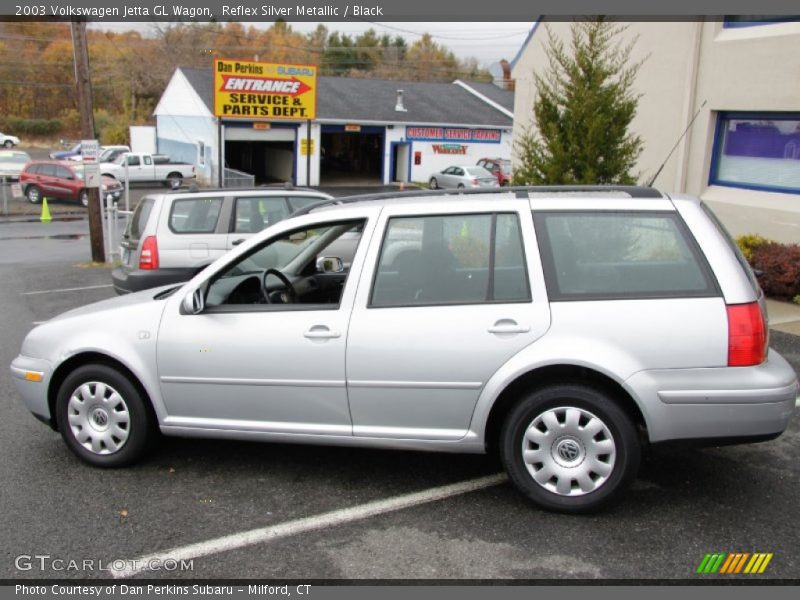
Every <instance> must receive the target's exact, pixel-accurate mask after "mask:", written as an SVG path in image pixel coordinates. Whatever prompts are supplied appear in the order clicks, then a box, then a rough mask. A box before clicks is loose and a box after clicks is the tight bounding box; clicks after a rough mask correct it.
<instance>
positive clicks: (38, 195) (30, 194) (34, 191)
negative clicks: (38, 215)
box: [25, 185, 42, 204]
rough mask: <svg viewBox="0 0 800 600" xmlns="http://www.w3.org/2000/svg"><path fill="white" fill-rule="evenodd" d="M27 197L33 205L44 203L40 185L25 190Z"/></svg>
mask: <svg viewBox="0 0 800 600" xmlns="http://www.w3.org/2000/svg"><path fill="white" fill-rule="evenodd" d="M25 197H26V198H27V199H28V202H30V203H31V204H39V203H41V201H42V190H41V189H40V188H39V186H38V185H29V186H28V187H27V188H26V189H25Z"/></svg>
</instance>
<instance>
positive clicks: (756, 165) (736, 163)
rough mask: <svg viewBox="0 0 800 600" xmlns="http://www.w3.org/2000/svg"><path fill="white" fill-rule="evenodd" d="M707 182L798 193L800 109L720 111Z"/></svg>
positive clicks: (799, 189) (799, 175) (799, 190)
mask: <svg viewBox="0 0 800 600" xmlns="http://www.w3.org/2000/svg"><path fill="white" fill-rule="evenodd" d="M709 183H711V184H714V185H726V186H731V187H740V188H745V189H752V190H767V191H773V192H787V193H792V194H800V113H719V116H718V118H717V132H716V136H715V139H714V154H713V159H712V164H711V177H710V179H709Z"/></svg>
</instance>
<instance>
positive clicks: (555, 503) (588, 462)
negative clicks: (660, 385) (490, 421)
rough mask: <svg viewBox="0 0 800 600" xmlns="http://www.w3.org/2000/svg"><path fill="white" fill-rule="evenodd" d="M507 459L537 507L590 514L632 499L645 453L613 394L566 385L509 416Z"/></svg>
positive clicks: (539, 394)
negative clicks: (627, 491)
mask: <svg viewBox="0 0 800 600" xmlns="http://www.w3.org/2000/svg"><path fill="white" fill-rule="evenodd" d="M500 453H501V457H502V460H503V464H504V466H505V468H506V471H507V472H508V475H509V477H510V478H511V480H512V481H513V482H514V484H515V485H516V486H517V488H518V489H519V490H520V491H521V492H522V493H523V494H524V495H525V496H527V497H528V498H529V499H531V500H533V501H534V502H535V503H536V504H538V505H540V506H542V507H543V508H546V509H548V510H554V511H560V512H568V513H585V512H592V511H595V510H598V509H600V508H602V507H604V506H606V505H607V504H609V503H610V502H612V501H613V500H615V499H617V498H618V497H619V496H620V495H621V494H622V493H623V492H624V491H625V489H626V488H627V487H628V486H629V485H630V483H631V482H632V481H633V479H634V478H635V477H636V473H637V470H638V468H639V461H640V456H641V448H640V445H639V440H638V438H637V434H636V429H635V428H634V425H633V423H632V422H631V420H630V418H629V417H628V416H627V415H626V414H625V413H624V412H623V411H622V409H621V408H620V407H619V406H618V405H617V404H615V402H614V400H613V399H612V398H611V397H610V396H609V395H608V394H606V393H604V392H601V391H599V390H596V389H594V388H590V387H585V386H578V385H569V384H563V385H553V386H549V387H546V388H543V389H540V390H537V391H535V392H533V393H532V394H530V395H529V396H528V397H526V398H525V399H523V400H522V401H521V402H520V403H519V404H518V405H517V406H516V407H515V408H514V409H513V410H512V411H511V412H510V413H509V415H508V417H507V418H506V421H505V423H504V425H503V429H502V432H501V438H500Z"/></svg>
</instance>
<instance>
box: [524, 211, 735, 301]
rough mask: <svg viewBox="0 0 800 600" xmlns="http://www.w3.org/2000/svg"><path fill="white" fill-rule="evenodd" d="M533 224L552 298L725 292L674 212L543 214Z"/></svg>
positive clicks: (537, 215)
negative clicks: (721, 290) (720, 289)
mask: <svg viewBox="0 0 800 600" xmlns="http://www.w3.org/2000/svg"><path fill="white" fill-rule="evenodd" d="M534 224H535V226H536V233H537V237H538V239H539V246H540V251H541V254H542V262H543V265H542V266H543V268H544V273H545V279H546V282H547V287H548V293H549V295H550V298H551V300H555V301H559V300H561V301H568V300H610V299H635V298H675V297H710V296H718V295H720V292H719V289H718V287H717V284H716V281H715V280H714V278H713V276H712V275H711V270H710V268H709V266H708V264H707V263H706V261H705V257H704V256H703V255H702V253H701V252H700V250H699V248H697V244H696V242H695V240H694V238H692V237H691V234H690V233H689V231H688V230H687V228H686V226H685V225H684V224H683V222H682V221H681V220H680V218H679V217H678V215H677V214H675V213H671V212H663V213H660V212H646V213H645V212H631V213H620V212H583V211H574V212H573V211H570V212H539V213H534Z"/></svg>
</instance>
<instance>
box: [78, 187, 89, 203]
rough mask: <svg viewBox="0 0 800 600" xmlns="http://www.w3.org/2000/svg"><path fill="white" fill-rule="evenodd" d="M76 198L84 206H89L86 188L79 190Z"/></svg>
mask: <svg viewBox="0 0 800 600" xmlns="http://www.w3.org/2000/svg"><path fill="white" fill-rule="evenodd" d="M78 199H79V200H80V201H81V204H83V205H84V206H89V192H88V191H87V190H81V193H80V196H78Z"/></svg>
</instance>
